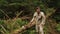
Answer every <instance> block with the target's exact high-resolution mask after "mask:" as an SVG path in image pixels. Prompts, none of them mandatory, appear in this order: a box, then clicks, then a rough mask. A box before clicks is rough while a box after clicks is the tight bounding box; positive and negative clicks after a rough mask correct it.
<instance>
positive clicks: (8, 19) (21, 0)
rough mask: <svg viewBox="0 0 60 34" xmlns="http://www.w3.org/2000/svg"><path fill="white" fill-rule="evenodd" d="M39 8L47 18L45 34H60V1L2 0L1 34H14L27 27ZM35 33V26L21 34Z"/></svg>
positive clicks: (0, 14) (0, 8) (0, 1)
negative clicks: (38, 7) (24, 26)
mask: <svg viewBox="0 0 60 34" xmlns="http://www.w3.org/2000/svg"><path fill="white" fill-rule="evenodd" d="M37 6H40V8H41V11H43V12H44V13H45V15H46V16H47V19H46V24H45V28H44V33H45V34H60V0H0V34H12V33H11V32H13V31H15V30H17V29H20V28H21V26H23V25H27V24H28V23H29V21H30V20H31V18H32V16H33V13H34V12H35V8H36V7H37ZM35 32H36V31H35V26H33V27H32V28H29V29H27V30H25V31H23V32H21V34H35Z"/></svg>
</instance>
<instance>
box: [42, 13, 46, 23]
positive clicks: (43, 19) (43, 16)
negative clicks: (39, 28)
mask: <svg viewBox="0 0 60 34" xmlns="http://www.w3.org/2000/svg"><path fill="white" fill-rule="evenodd" d="M41 16H42V21H41V23H42V24H45V20H46V17H45V14H44V13H43V12H41Z"/></svg>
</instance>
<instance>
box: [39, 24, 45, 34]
mask: <svg viewBox="0 0 60 34" xmlns="http://www.w3.org/2000/svg"><path fill="white" fill-rule="evenodd" d="M39 34H44V32H43V26H42V25H39Z"/></svg>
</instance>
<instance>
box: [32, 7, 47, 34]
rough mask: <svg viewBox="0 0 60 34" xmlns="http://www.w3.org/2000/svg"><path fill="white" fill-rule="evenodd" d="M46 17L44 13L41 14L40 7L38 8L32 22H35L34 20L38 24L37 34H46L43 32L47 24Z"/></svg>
mask: <svg viewBox="0 0 60 34" xmlns="http://www.w3.org/2000/svg"><path fill="white" fill-rule="evenodd" d="M45 19H46V17H45V15H44V12H41V10H40V7H37V9H36V12H35V13H34V15H33V19H32V20H31V22H33V20H35V23H36V32H37V33H38V32H39V34H44V32H43V26H44V24H45Z"/></svg>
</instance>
